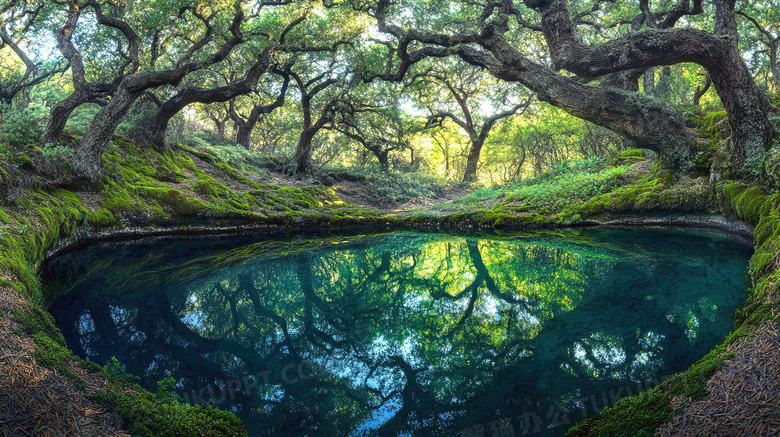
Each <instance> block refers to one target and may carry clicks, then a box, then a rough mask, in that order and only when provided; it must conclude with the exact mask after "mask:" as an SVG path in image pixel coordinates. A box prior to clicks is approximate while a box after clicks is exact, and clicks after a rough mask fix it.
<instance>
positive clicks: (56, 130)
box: [39, 0, 140, 144]
mask: <svg viewBox="0 0 780 437" xmlns="http://www.w3.org/2000/svg"><path fill="white" fill-rule="evenodd" d="M67 5H68V15H67V19H66V20H65V24H64V25H63V26H62V27H61V28H60V30H59V32H58V33H57V45H58V48H59V50H60V53H61V54H62V56H63V58H65V59H66V60H67V61H68V63H69V64H70V70H71V77H72V82H73V92H72V93H71V94H70V95H69V96H68V97H66V98H65V99H63V100H62V101H60V102H58V103H57V104H55V105H54V106H53V107H52V108H51V111H50V114H51V116H50V117H49V121H48V122H47V124H46V128H45V129H44V131H43V134H42V135H41V139H40V141H39V143H40V144H49V143H54V144H56V143H58V142H59V140H60V136H61V135H62V131H63V130H64V129H65V125H66V123H67V122H68V118H69V117H70V115H71V113H73V111H74V110H75V109H76V108H78V107H79V106H81V105H83V104H84V103H87V102H95V103H98V102H99V103H102V104H105V103H106V101H105V100H104V99H105V97H107V96H109V95H111V94H112V93H113V92H115V91H116V89H117V88H118V86H119V83H120V82H121V80H122V78H124V76H126V75H127V74H131V73H134V72H136V71H137V70H138V68H139V67H140V63H139V59H138V51H139V41H138V38H137V36H136V35H135V32H134V31H133V30H132V28H130V26H129V25H128V24H127V23H125V22H123V21H121V20H116V19H113V18H112V17H108V16H106V15H104V14H103V7H102V6H101V5H100V4H99V3H97V2H94V1H90V2H85V3H84V4H80V2H79V0H70V1H68V3H67ZM88 8H92V9H93V10H94V13H95V18H96V21H97V23H98V24H100V25H101V26H104V27H106V28H113V29H115V30H118V31H119V32H120V33H122V34H123V36H124V37H125V38H126V39H127V41H128V47H127V52H126V53H123V47H122V45H121V44H119V43H118V44H117V51H118V52H119V53H118V55H117V56H116V57H115V59H114V60H112V61H113V62H112V63H116V62H117V59H118V60H119V61H118V62H120V65H115V67H116V68H113V69H112V68H109V66H108V65H103V67H104V68H106V69H108V70H113V71H112V72H111V73H109V74H108V75H105V76H103V77H100V75H97V76H98V79H99V80H98V81H90V80H88V77H87V70H86V67H85V65H84V56H83V54H82V52H81V51H79V50H78V49H77V48H76V46H75V45H74V44H73V37H74V35H75V33H76V26H77V25H78V22H79V20H80V18H81V14H82V13H83V11H85V10H88ZM102 39H103V40H107V39H108V37H105V38H102Z"/></svg>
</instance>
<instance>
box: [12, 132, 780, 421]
mask: <svg viewBox="0 0 780 437" xmlns="http://www.w3.org/2000/svg"><path fill="white" fill-rule="evenodd" d="M636 161H641V160H640V159H636ZM632 162H633V161H632ZM25 165H29V164H25ZM103 166H104V169H105V176H104V177H103V178H102V179H101V180H99V181H98V182H97V183H94V184H89V185H81V184H79V183H77V182H72V181H67V180H65V181H51V180H47V179H46V178H40V179H39V180H37V181H35V182H34V183H32V184H29V185H28V186H26V187H24V188H19V185H18V184H15V185H11V184H9V183H8V182H9V181H10V180H11V179H12V177H13V176H8V175H6V177H4V181H5V182H6V184H7V185H6V186H5V187H4V189H3V192H4V193H6V198H5V201H4V205H3V208H2V210H0V223H1V225H0V235H2V240H0V241H1V242H0V252H1V255H0V256H1V258H0V269H1V270H2V272H1V273H2V276H0V287H2V289H3V292H4V293H8V294H14V295H18V296H20V297H21V299H22V300H23V301H24V302H25V303H26V304H25V308H18V309H16V310H14V311H9V310H8V309H7V308H2V309H0V311H2V313H3V316H4V317H9V318H12V319H14V320H15V322H16V323H18V324H20V325H21V326H23V330H24V331H25V335H27V336H28V337H29V338H32V339H33V340H34V341H35V344H36V347H37V350H36V352H35V353H34V358H35V360H36V362H37V363H38V364H40V365H43V366H46V367H49V368H51V369H54V370H56V371H57V372H58V373H60V374H63V375H65V376H67V377H68V378H70V379H71V380H72V381H73V383H74V384H77V385H79V384H83V378H82V377H81V376H79V374H80V373H79V372H74V371H73V369H74V366H77V367H78V366H80V367H79V368H80V369H82V370H83V371H85V372H89V373H90V374H91V375H94V376H95V377H97V378H101V379H102V380H105V381H106V382H107V385H106V388H103V389H100V390H93V391H92V392H90V396H91V398H92V399H93V400H94V401H95V402H96V403H98V404H99V405H101V406H102V407H103V408H106V409H108V410H109V411H111V412H112V413H113V415H114V416H115V417H116V418H117V421H116V423H117V424H118V425H120V426H121V427H123V428H124V429H126V430H127V431H128V432H130V433H132V434H138V435H171V436H173V435H196V434H197V435H215V436H216V435H220V436H221V435H244V434H245V433H246V431H245V430H244V429H243V425H242V424H241V423H240V421H239V420H238V419H237V418H236V417H235V416H233V415H232V414H230V413H227V412H222V411H218V410H215V409H213V408H202V407H200V408H196V407H191V406H187V405H184V404H181V403H178V402H177V401H176V400H175V399H173V398H172V397H171V396H167V395H166V393H168V392H167V391H166V390H165V389H164V387H161V389H160V392H159V393H158V394H151V393H148V392H145V391H144V390H142V389H140V388H139V387H137V386H133V385H131V384H128V383H127V382H125V381H124V380H123V378H122V376H123V375H122V372H121V369H119V370H117V369H116V368H114V367H112V366H106V367H101V366H99V365H97V364H95V363H89V362H85V361H82V360H79V359H78V358H76V357H75V356H74V355H73V354H72V353H71V352H70V351H68V350H67V348H66V347H65V343H64V340H63V338H62V336H61V334H60V333H59V331H58V330H57V329H56V327H55V326H54V324H53V320H52V319H51V317H50V316H49V315H48V313H46V312H45V311H44V310H43V309H42V304H43V303H44V302H45V300H46V296H44V294H43V291H42V289H41V287H40V285H39V282H38V269H39V267H40V265H41V263H42V262H43V261H44V259H45V258H46V257H47V256H49V255H51V254H52V253H54V252H56V251H57V250H60V249H61V248H63V247H67V246H70V245H73V244H79V243H83V242H87V241H93V240H95V239H102V238H109V237H116V236H122V237H132V236H139V235H150V234H163V233H187V232H194V233H204V232H212V233H213V232H234V231H237V230H247V229H252V230H295V229H313V228H321V229H336V228H339V227H344V226H355V225H361V226H367V227H374V228H387V227H399V228H401V227H412V228H439V227H448V228H469V227H471V228H483V227H486V228H507V229H511V228H536V227H556V226H586V225H597V224H601V223H615V222H616V221H623V222H626V218H629V217H631V218H633V219H635V220H638V222H640V223H648V222H653V221H654V220H655V219H654V218H657V217H659V216H666V217H668V216H669V214H679V213H691V214H718V215H722V216H726V217H730V218H733V219H737V220H741V221H744V222H746V223H747V224H749V225H752V226H755V241H754V245H755V248H756V252H755V255H754V257H753V260H752V262H751V265H750V271H749V274H750V277H751V288H750V293H749V297H748V300H747V301H746V303H745V306H744V308H743V310H742V311H741V312H740V313H739V314H738V315H737V322H736V325H735V327H736V328H737V330H736V331H735V333H734V334H732V335H731V336H730V337H729V338H728V339H727V340H726V342H725V343H724V344H722V345H720V346H719V347H718V348H716V349H715V350H713V351H712V352H711V353H710V354H709V355H707V356H706V357H704V358H703V359H702V360H700V361H699V362H698V363H696V364H695V365H694V366H692V367H691V368H690V369H689V370H688V371H687V372H685V373H683V374H681V375H678V376H675V377H673V378H671V379H670V380H668V381H666V382H665V383H664V384H662V385H661V386H659V387H657V388H655V389H652V390H650V391H647V392H645V393H643V394H642V395H641V396H638V397H634V398H628V399H626V400H623V401H621V402H619V403H618V404H617V405H615V406H614V407H613V408H611V409H608V410H605V411H604V412H602V413H601V414H600V415H597V416H594V417H590V418H587V419H585V420H584V421H582V422H581V423H580V424H579V425H578V426H577V427H576V428H574V429H573V430H571V431H570V434H571V435H578V436H579V435H599V436H603V435H636V434H641V433H648V432H651V430H652V429H654V428H655V427H657V426H658V425H659V424H661V423H663V422H664V421H666V420H667V419H668V417H669V416H670V415H671V414H673V413H674V412H673V411H672V408H671V406H670V405H671V404H670V398H671V397H672V396H675V395H678V394H684V395H685V396H688V397H691V398H695V397H698V396H702V395H703V394H704V393H705V391H704V382H706V380H707V378H708V377H709V376H710V375H711V374H712V373H713V372H715V371H716V370H717V368H718V367H719V366H721V365H722V362H723V359H724V357H723V356H722V352H723V350H725V345H726V344H728V343H729V342H733V341H736V340H737V339H738V338H739V337H741V336H743V335H745V334H746V333H748V332H750V330H751V329H752V328H753V327H754V326H755V324H756V323H757V322H758V321H761V320H765V319H768V318H769V317H770V315H771V311H772V309H773V308H775V307H776V306H777V296H776V293H775V291H774V287H773V285H770V284H774V283H777V282H778V279H780V278H778V277H777V275H778V274H777V265H778V263H780V261H778V260H777V256H776V252H777V250H778V247H776V246H777V245H778V244H780V243H779V242H778V239H779V238H780V236H779V235H778V233H780V197H779V196H780V194H777V193H768V192H766V191H765V190H764V189H763V188H760V187H758V186H749V185H744V184H740V183H737V182H720V183H716V184H712V183H709V182H708V181H705V180H689V181H687V182H685V183H677V182H674V181H673V180H672V179H670V178H668V177H656V176H653V175H647V176H644V177H642V178H639V179H634V180H631V181H629V182H630V183H629V184H628V185H621V186H618V187H617V188H615V189H613V188H614V187H610V191H609V192H608V193H606V194H600V195H598V196H596V197H593V198H591V199H590V200H588V201H586V202H584V203H582V204H579V205H569V206H565V207H544V206H542V207H534V208H530V207H528V206H527V205H524V204H523V202H522V199H513V198H512V196H507V197H505V198H502V199H499V201H497V202H495V203H494V204H493V205H491V206H490V207H488V208H470V209H465V210H459V211H456V212H427V213H426V212H422V211H417V212H411V213H409V212H406V213H381V212H378V211H372V210H367V209H363V208H357V207H354V206H351V205H348V204H345V203H343V202H341V201H340V200H339V198H338V196H337V195H336V193H335V192H334V191H333V190H331V189H328V188H326V187H324V186H320V185H308V186H301V187H297V188H296V187H286V186H281V185H278V184H276V183H274V180H273V177H271V176H270V175H269V174H268V172H267V171H265V170H263V168H262V167H258V166H252V165H247V166H244V167H243V168H236V167H233V166H230V165H228V164H226V163H224V162H221V161H220V160H219V159H218V158H216V157H215V156H213V155H210V154H208V153H204V152H202V151H197V150H191V149H186V148H180V149H179V150H176V151H166V152H164V153H161V152H157V151H154V150H149V149H142V148H139V147H136V146H134V145H131V144H128V143H125V142H122V141H114V142H113V143H112V145H111V147H110V149H109V150H108V151H107V153H105V155H104V158H103ZM32 171H35V169H34V167H33V168H32ZM656 221H657V220H656ZM713 223H714V222H713ZM716 224H717V223H716ZM745 229H747V228H743V230H745ZM195 430H197V433H196V432H195Z"/></svg>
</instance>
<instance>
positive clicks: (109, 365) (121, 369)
mask: <svg viewBox="0 0 780 437" xmlns="http://www.w3.org/2000/svg"><path fill="white" fill-rule="evenodd" d="M103 371H105V372H106V374H107V375H108V376H110V377H113V378H116V379H117V380H119V381H120V382H126V383H130V382H134V381H136V380H138V377H137V376H133V375H131V374H129V373H127V371H126V369H125V365H124V364H122V363H120V362H119V360H117V359H116V357H111V358H110V359H109V360H108V362H106V365H105V366H103Z"/></svg>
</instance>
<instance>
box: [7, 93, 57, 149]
mask: <svg viewBox="0 0 780 437" xmlns="http://www.w3.org/2000/svg"><path fill="white" fill-rule="evenodd" d="M47 115H48V114H47V111H46V108H45V107H44V106H43V105H40V104H36V105H32V106H30V107H29V108H26V109H21V108H19V107H17V106H15V105H8V104H3V105H2V106H0V153H4V152H8V151H9V150H13V149H14V148H24V147H27V146H29V145H32V144H35V142H36V141H38V138H39V137H40V136H41V133H42V132H43V125H42V122H43V120H44V119H45V117H46V116H47Z"/></svg>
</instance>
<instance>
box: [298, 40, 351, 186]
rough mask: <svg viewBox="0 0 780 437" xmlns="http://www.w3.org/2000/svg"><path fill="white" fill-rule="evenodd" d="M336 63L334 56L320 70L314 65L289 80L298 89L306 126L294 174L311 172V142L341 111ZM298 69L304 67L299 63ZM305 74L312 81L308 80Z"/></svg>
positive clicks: (299, 144)
mask: <svg viewBox="0 0 780 437" xmlns="http://www.w3.org/2000/svg"><path fill="white" fill-rule="evenodd" d="M336 61H337V57H336V56H332V57H331V59H330V61H328V63H327V64H326V65H324V66H322V67H321V68H320V67H319V66H318V65H317V64H316V63H315V62H312V63H311V64H309V65H308V67H309V68H307V69H306V70H304V71H291V72H290V76H292V78H293V79H294V80H295V83H296V85H297V86H298V93H299V96H300V103H301V113H302V117H301V118H302V123H303V126H302V128H301V134H300V136H299V137H298V145H297V146H296V148H295V156H294V157H293V162H292V166H293V167H292V173H293V174H309V173H311V172H312V163H311V152H312V140H313V139H314V136H315V135H317V133H318V132H319V131H320V130H322V129H323V128H324V127H325V126H326V125H329V124H330V123H332V122H333V121H334V119H335V114H336V112H337V111H338V109H339V106H340V103H341V98H342V97H343V96H342V94H341V93H339V92H338V91H333V89H334V88H335V87H332V86H333V85H335V84H337V83H338V82H339V79H338V77H337V67H338V64H337V63H336ZM298 65H301V64H300V63H298ZM299 69H300V70H303V69H304V67H299ZM306 74H308V75H309V77H310V78H309V79H308V80H307V79H306V76H305V75H306ZM329 88H330V89H329ZM318 95H319V96H320V97H321V98H320V99H318V100H319V101H318V103H319V105H316V106H315V105H314V102H315V98H316V97H317V96H318Z"/></svg>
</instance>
